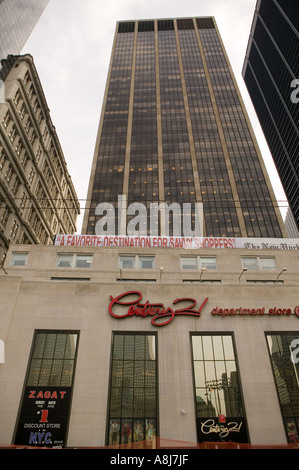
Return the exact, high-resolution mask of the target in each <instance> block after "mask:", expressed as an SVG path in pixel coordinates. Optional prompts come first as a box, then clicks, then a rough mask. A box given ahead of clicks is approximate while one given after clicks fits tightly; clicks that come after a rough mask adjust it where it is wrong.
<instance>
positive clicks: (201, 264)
mask: <svg viewBox="0 0 299 470" xmlns="http://www.w3.org/2000/svg"><path fill="white" fill-rule="evenodd" d="M27 258H28V253H21V252H16V253H13V254H12V259H11V265H12V266H25V265H26V262H27ZM92 261H93V255H90V254H86V255H85V254H74V253H65V254H62V253H59V254H58V255H57V261H56V266H57V267H59V268H91V266H92ZM241 261H242V267H243V269H244V270H249V271H250V270H266V271H274V270H276V269H277V264H276V260H275V257H272V256H241ZM118 267H119V268H120V269H154V268H155V256H151V255H120V256H119V258H118ZM181 268H182V269H186V270H206V269H208V270H212V271H213V270H217V258H216V256H181Z"/></svg>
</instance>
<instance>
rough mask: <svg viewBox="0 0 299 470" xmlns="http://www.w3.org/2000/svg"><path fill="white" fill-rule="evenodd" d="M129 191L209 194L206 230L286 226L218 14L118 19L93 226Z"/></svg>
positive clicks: (89, 212) (189, 198) (252, 231)
mask: <svg viewBox="0 0 299 470" xmlns="http://www.w3.org/2000/svg"><path fill="white" fill-rule="evenodd" d="M119 195H123V196H124V197H125V198H126V202H127V205H128V206H130V205H131V204H132V203H134V202H139V203H142V204H144V206H145V207H146V208H147V209H148V211H149V209H150V205H151V204H153V203H156V204H162V203H165V204H166V205H167V207H170V205H171V204H174V203H176V204H179V205H180V207H182V205H183V204H184V203H190V206H191V208H192V210H193V207H195V203H202V204H203V219H204V220H203V235H204V236H212V237H213V236H214V237H222V236H227V237H231V236H234V237H281V236H285V234H284V225H283V223H282V221H281V216H280V212H279V210H278V207H277V202H276V200H275V197H274V194H273V190H272V188H271V185H270V181H269V178H268V176H267V173H266V171H265V167H264V164H263V159H262V157H261V155H260V152H259V150H258V147H257V144H256V141H255V138H254V135H253V132H252V128H251V125H250V123H249V121H248V117H247V114H246V111H245V108H244V105H243V102H242V99H241V96H240V93H239V91H238V88H237V85H236V82H235V79H234V77H233V74H232V70H231V67H230V64H229V61H228V59H227V56H226V53H225V50H224V47H223V45H222V41H221V38H220V35H219V32H218V30H217V26H216V23H215V20H214V18H213V17H203V18H182V19H161V20H146V21H145V20H139V21H125V22H118V23H117V27H116V33H115V39H114V44H113V51H112V57H111V64H110V69H109V73H108V80H107V87H106V92H105V96H104V103H103V110H102V116H101V120H100V124H99V131H98V136H97V141H96V148H95V154H94V160H93V165H92V171H91V178H90V186H89V191H88V196H87V209H86V212H85V217H84V222H83V229H82V232H83V233H87V234H94V233H97V231H96V224H97V221H98V220H99V217H100V216H99V215H98V214H96V212H97V211H96V208H97V206H98V205H99V204H102V203H110V204H111V205H113V207H115V208H116V207H117V205H118V201H119ZM193 216H194V213H193ZM194 220H195V219H194V218H193V219H192V223H193V224H194ZM146 228H147V230H148V229H149V224H148V223H146ZM163 230H165V227H163V223H161V225H160V226H159V235H165V232H163ZM148 234H150V233H148ZM166 234H169V235H171V234H172V233H171V228H170V229H169V230H168V231H167V232H166Z"/></svg>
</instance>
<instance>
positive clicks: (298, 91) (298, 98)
mask: <svg viewBox="0 0 299 470" xmlns="http://www.w3.org/2000/svg"><path fill="white" fill-rule="evenodd" d="M296 87H297V89H296V90H294V91H292V93H291V101H292V103H295V104H297V103H298V102H299V96H297V95H298V94H299V79H298V78H295V79H294V80H293V81H292V82H291V88H296Z"/></svg>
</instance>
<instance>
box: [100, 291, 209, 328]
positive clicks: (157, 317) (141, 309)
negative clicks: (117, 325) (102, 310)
mask: <svg viewBox="0 0 299 470" xmlns="http://www.w3.org/2000/svg"><path fill="white" fill-rule="evenodd" d="M132 296H133V299H132ZM128 298H129V300H128ZM110 300H111V302H110V304H109V307H108V311H109V313H110V315H111V316H112V317H114V318H126V317H132V316H140V317H148V316H150V317H152V320H151V323H152V325H153V326H165V325H168V324H169V323H171V322H172V320H173V319H174V317H175V316H176V315H192V316H195V317H200V314H201V311H202V309H203V307H204V305H205V304H206V302H207V300H208V298H206V299H204V301H203V302H202V304H201V305H199V306H198V305H197V301H196V300H195V299H193V298H190V297H186V298H180V299H175V300H174V301H173V305H176V306H179V305H180V304H181V305H182V304H183V303H184V304H185V306H183V307H181V308H178V309H176V308H175V307H165V305H164V304H163V303H160V302H158V303H150V302H149V301H148V300H146V301H145V302H143V303H141V301H142V294H141V293H140V292H138V291H129V292H125V293H124V294H120V295H118V296H117V297H113V296H112V295H111V296H110ZM186 304H187V305H186ZM119 306H121V308H122V307H125V313H122V312H121V313H117V312H116V310H117V309H118V308H120V307H119ZM122 311H123V309H122Z"/></svg>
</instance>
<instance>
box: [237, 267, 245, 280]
mask: <svg viewBox="0 0 299 470" xmlns="http://www.w3.org/2000/svg"><path fill="white" fill-rule="evenodd" d="M246 271H247V268H243V269H242V272H241V274H240V276H239V282H240V279H241V276H243V274H244V273H246Z"/></svg>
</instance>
